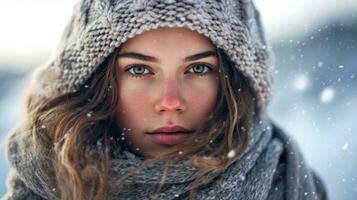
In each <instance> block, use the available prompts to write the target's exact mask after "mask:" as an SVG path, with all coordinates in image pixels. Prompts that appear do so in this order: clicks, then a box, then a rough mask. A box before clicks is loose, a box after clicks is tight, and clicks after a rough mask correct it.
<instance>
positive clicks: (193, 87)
mask: <svg viewBox="0 0 357 200" xmlns="http://www.w3.org/2000/svg"><path fill="white" fill-rule="evenodd" d="M218 90H219V82H218V80H217V79H215V78H214V77H212V78H211V77H210V78H209V79H207V80H204V81H203V80H201V81H200V80H195V81H193V82H191V84H189V85H187V89H186V90H185V91H186V92H187V93H186V95H187V99H188V101H189V102H188V103H189V104H190V105H193V106H191V107H192V109H193V110H194V112H195V113H200V115H204V116H207V115H209V114H210V112H212V111H213V109H214V106H215V104H216V101H217V95H218Z"/></svg>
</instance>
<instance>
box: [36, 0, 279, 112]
mask: <svg viewBox="0 0 357 200" xmlns="http://www.w3.org/2000/svg"><path fill="white" fill-rule="evenodd" d="M159 27H186V28H189V29H191V30H195V31H197V32H199V33H201V34H203V35H205V36H206V37H208V38H209V39H211V41H212V42H213V43H214V44H215V45H216V46H217V47H218V48H222V49H223V50H224V51H225V52H226V53H227V54H228V55H229V57H230V58H231V59H232V61H234V63H235V67H237V68H238V69H239V70H240V71H241V72H242V73H243V74H244V75H245V76H246V77H247V78H248V79H249V82H250V85H251V87H252V89H253V91H254V94H255V96H256V104H257V110H258V111H257V112H258V113H260V112H263V111H264V109H265V107H266V105H267V103H268V102H269V99H270V96H271V84H272V78H271V75H272V73H271V62H270V61H271V59H270V52H269V51H268V48H266V44H265V40H264V35H263V32H262V29H261V25H260V20H259V14H258V12H257V11H256V9H255V7H254V5H253V3H252V2H251V1H250V0H240V1H238V0H208V1H202V0H180V1H178V0H122V1H110V0H81V2H80V4H78V5H77V6H76V7H75V9H74V15H73V18H72V20H71V23H70V24H69V25H68V26H67V28H66V30H65V32H64V34H63V37H62V40H61V42H60V47H59V49H58V51H57V53H56V54H55V57H54V59H53V60H51V61H50V62H49V64H48V65H46V66H44V69H42V70H43V71H42V72H40V73H39V74H40V75H39V79H40V80H41V81H43V83H41V81H38V83H39V84H41V86H40V88H41V89H46V90H43V94H42V95H44V96H54V95H58V94H62V93H66V92H70V91H76V90H78V89H79V87H80V86H81V85H82V84H83V83H84V82H85V81H86V80H87V79H88V78H89V77H90V75H91V74H92V73H93V71H94V70H95V69H96V68H98V67H99V66H100V64H101V62H103V61H104V59H105V58H106V57H107V56H108V55H109V54H110V53H112V52H113V51H114V49H115V48H116V47H119V46H120V44H122V43H124V42H125V41H126V40H128V39H129V38H132V37H134V36H135V35H138V34H141V33H142V32H144V31H147V30H151V29H156V28H159Z"/></svg>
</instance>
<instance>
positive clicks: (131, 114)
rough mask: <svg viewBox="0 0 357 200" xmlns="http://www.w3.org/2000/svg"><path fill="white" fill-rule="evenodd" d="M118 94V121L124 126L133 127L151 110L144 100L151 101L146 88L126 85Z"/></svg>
mask: <svg viewBox="0 0 357 200" xmlns="http://www.w3.org/2000/svg"><path fill="white" fill-rule="evenodd" d="M118 93H119V97H118V102H117V116H118V119H119V120H120V122H121V123H123V125H127V126H128V125H131V123H132V122H133V121H134V120H138V119H140V116H143V113H144V112H145V110H147V109H148V108H149V105H148V101H144V99H149V93H148V92H145V87H140V86H138V85H133V84H125V83H122V84H121V86H119V91H118Z"/></svg>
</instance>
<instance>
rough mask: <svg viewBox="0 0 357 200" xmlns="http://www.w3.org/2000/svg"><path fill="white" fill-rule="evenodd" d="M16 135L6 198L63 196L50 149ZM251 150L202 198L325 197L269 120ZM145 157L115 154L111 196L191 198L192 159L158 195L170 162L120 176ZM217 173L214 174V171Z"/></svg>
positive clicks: (169, 176) (180, 164)
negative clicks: (121, 181)
mask: <svg viewBox="0 0 357 200" xmlns="http://www.w3.org/2000/svg"><path fill="white" fill-rule="evenodd" d="M17 130H18V131H17V132H14V133H13V134H12V136H11V138H10V140H9V141H10V142H9V145H8V160H9V161H10V164H11V165H12V167H13V170H12V172H11V174H10V175H9V177H8V192H7V193H6V195H5V196H4V197H3V198H2V200H20V199H24V200H27V199H51V200H55V199H58V196H57V193H56V191H57V190H56V188H55V187H54V184H53V182H51V177H54V172H53V171H52V170H51V169H52V168H51V167H49V166H46V163H48V158H46V156H47V155H48V153H47V152H45V151H42V150H36V149H34V147H33V144H32V139H31V135H30V134H29V132H28V130H25V129H23V130H22V131H19V130H20V129H17ZM251 136H252V137H251V138H250V140H249V143H248V147H247V149H246V150H245V151H244V153H243V154H242V156H241V157H239V159H238V160H236V161H235V162H234V163H232V164H231V165H230V166H229V168H227V169H226V171H224V173H223V174H222V175H221V176H219V178H217V179H215V180H214V181H212V182H209V183H208V184H207V185H205V186H204V187H202V188H200V190H199V191H198V193H197V199H199V200H203V199H204V200H209V199H211V200H216V199H220V200H237V199H241V200H243V199H244V200H257V199H259V200H262V199H267V200H276V199H289V200H310V199H311V200H320V199H321V200H322V199H327V197H326V193H325V190H324V186H323V184H322V182H321V180H320V179H319V178H318V176H316V174H315V173H314V172H313V171H312V170H310V169H309V168H308V167H307V165H306V164H305V163H304V161H303V157H302V156H301V154H300V152H299V149H298V148H297V146H296V144H295V143H294V141H292V140H291V139H290V138H289V137H287V135H285V134H284V133H283V132H281V130H280V129H278V128H277V127H275V126H274V125H273V124H272V123H271V122H269V121H267V120H255V123H254V125H253V128H252V130H251ZM143 161H144V158H143V157H141V156H138V155H136V154H134V153H132V152H130V151H118V152H115V151H114V152H113V154H112V156H111V162H112V165H111V166H110V177H111V180H110V183H109V186H110V190H109V199H131V200H135V199H138V200H149V199H160V200H173V199H188V186H189V183H190V182H192V181H193V178H194V173H195V172H196V171H197V168H196V167H195V166H194V165H192V164H190V162H189V161H188V159H187V158H182V159H181V160H179V161H177V162H175V163H172V164H171V165H169V166H170V167H169V169H168V171H167V172H166V179H165V182H164V186H163V187H162V189H161V191H160V192H159V193H156V191H157V188H158V185H159V183H160V180H161V177H162V176H163V174H164V167H165V162H164V161H163V162H159V163H155V164H151V165H149V166H147V167H145V168H144V169H143V171H139V172H138V173H136V174H134V175H133V176H130V178H128V179H126V180H125V182H124V186H123V187H119V183H118V179H119V178H120V177H121V176H122V175H123V174H125V173H127V172H128V171H130V170H132V169H134V168H135V167H137V166H139V165H140V164H141V163H142V162H143ZM213 173H214V172H213Z"/></svg>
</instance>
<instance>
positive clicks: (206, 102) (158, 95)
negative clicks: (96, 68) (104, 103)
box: [116, 28, 219, 157]
mask: <svg viewBox="0 0 357 200" xmlns="http://www.w3.org/2000/svg"><path fill="white" fill-rule="evenodd" d="M215 50H216V49H215V46H214V45H213V44H212V43H211V41H210V40H209V39H208V38H206V37H205V36H203V35H201V34H199V33H197V32H195V31H192V30H189V29H186V28H159V29H155V30H150V31H147V32H144V33H142V34H140V35H137V36H135V37H134V38H131V39H129V40H128V41H126V42H125V43H124V44H122V46H121V48H120V52H119V56H118V58H117V61H116V68H117V70H119V71H118V72H119V73H118V74H119V75H118V76H119V77H118V86H119V91H118V92H119V98H118V102H117V111H116V117H117V123H118V125H119V127H122V129H121V131H122V132H121V133H124V135H123V134H122V135H123V136H124V137H125V142H127V144H129V147H130V149H131V150H133V151H134V152H136V153H138V154H140V155H143V156H144V157H155V156H158V155H159V154H160V153H161V152H164V151H165V150H166V149H168V148H170V145H162V144H158V143H156V142H154V141H153V140H152V138H151V136H149V135H148V134H147V132H150V131H153V130H155V129H157V128H159V127H162V126H167V125H170V126H172V125H180V126H182V127H185V128H188V129H190V130H196V129H198V128H199V127H200V126H202V125H203V124H204V123H205V121H206V120H207V119H208V117H209V115H210V114H211V113H212V112H213V110H214V107H215V105H216V101H217V94H218V92H219V80H218V73H219V72H218V71H219V64H218V57H217V56H216V55H211V56H206V57H203V58H199V59H195V60H191V61H185V58H186V57H188V56H191V55H194V54H198V53H201V52H205V51H215ZM128 52H136V53H140V54H144V55H148V56H151V57H156V58H157V60H156V61H153V60H151V61H148V60H146V61H145V60H142V59H139V58H133V57H132V56H131V57H130V56H129V57H128V56H124V53H128ZM202 63H203V64H202ZM133 65H134V66H133ZM210 68H211V69H210Z"/></svg>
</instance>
